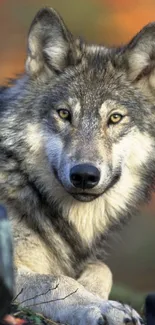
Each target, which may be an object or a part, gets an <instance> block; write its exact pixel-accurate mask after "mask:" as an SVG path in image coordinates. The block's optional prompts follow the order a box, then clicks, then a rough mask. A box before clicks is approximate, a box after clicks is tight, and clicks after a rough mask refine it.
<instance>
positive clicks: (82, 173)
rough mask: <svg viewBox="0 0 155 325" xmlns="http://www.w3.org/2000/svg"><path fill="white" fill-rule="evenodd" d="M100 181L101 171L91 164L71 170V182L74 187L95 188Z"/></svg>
mask: <svg viewBox="0 0 155 325" xmlns="http://www.w3.org/2000/svg"><path fill="white" fill-rule="evenodd" d="M99 180H100V171H99V169H98V168H96V167H95V166H93V165H90V164H79V165H75V166H74V167H72V168H71V170H70V181H71V183H72V185H74V187H76V188H80V189H83V190H85V189H90V188H93V187H95V186H96V185H97V184H98V183H99Z"/></svg>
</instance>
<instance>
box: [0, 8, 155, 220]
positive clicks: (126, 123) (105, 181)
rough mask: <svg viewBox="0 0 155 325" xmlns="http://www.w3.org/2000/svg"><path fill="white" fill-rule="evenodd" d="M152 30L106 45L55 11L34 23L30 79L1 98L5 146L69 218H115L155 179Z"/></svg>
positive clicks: (24, 173) (154, 29) (25, 173)
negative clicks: (80, 34) (91, 41)
mask: <svg viewBox="0 0 155 325" xmlns="http://www.w3.org/2000/svg"><path fill="white" fill-rule="evenodd" d="M154 34H155V26H154V24H150V25H148V26H146V27H144V29H143V30H142V31H141V32H140V33H139V34H138V35H137V36H135V38H134V39H133V40H132V41H131V42H130V43H129V44H127V45H126V46H124V47H122V48H112V49H108V48H105V47H103V46H95V45H87V44H86V43H84V42H81V41H80V40H79V39H74V38H73V36H72V35H71V33H70V32H69V31H68V29H67V28H66V26H65V24H64V22H63V20H62V19H61V18H60V17H59V15H58V14H57V13H56V12H55V11H54V10H52V9H49V8H44V9H43V10H41V11H40V12H39V13H38V14H37V16H36V17H35V19H34V21H33V22H32V25H31V27H30V31H29V36H28V57H27V61H26V75H25V76H24V77H23V78H22V79H20V80H18V81H17V82H16V83H15V85H14V86H13V87H12V88H10V89H9V88H8V89H6V90H5V91H3V92H2V93H3V94H2V96H1V101H2V105H1V106H2V107H3V111H2V112H1V115H2V118H1V121H2V123H1V131H0V132H1V143H2V147H3V148H5V150H6V148H7V151H9V155H11V156H12V157H14V160H15V161H16V163H18V165H20V171H21V174H22V181H23V179H25V178H26V179H27V178H28V179H29V181H30V184H33V189H34V188H35V189H37V191H39V193H40V195H42V194H43V195H44V197H45V196H46V198H48V200H49V202H52V203H53V202H56V203H59V204H60V205H61V206H63V211H65V212H64V214H65V215H67V216H69V215H72V216H74V217H73V218H75V215H77V216H78V215H79V214H80V215H81V214H82V215H83V212H82V211H84V209H87V211H86V214H87V215H88V216H90V214H91V215H92V217H91V218H93V215H94V214H95V215H97V217H96V219H98V216H99V215H100V219H105V215H106V216H107V215H108V217H109V216H115V218H116V219H118V217H119V215H120V214H121V215H122V214H124V213H125V214H127V212H128V211H130V213H132V212H133V209H134V208H135V207H137V206H138V204H140V203H141V202H142V201H143V200H144V199H146V198H147V197H148V193H149V191H150V188H151V186H152V184H153V182H154V174H155V173H154V172H155V168H154V166H155V150H154V147H155V145H154V136H155V129H154V127H153V125H154V122H155V110H154V102H155V100H154V98H155V97H154V93H155V83H154V54H153V53H154V47H155V43H154ZM8 125H9V128H8ZM9 157H10V156H9ZM12 177H13V176H12ZM17 179H18V177H17V175H16V176H15V179H14V181H12V183H17ZM20 181H21V180H20ZM22 181H21V182H22ZM25 182H26V180H25ZM12 183H11V184H12ZM11 186H12V185H11ZM17 192H18V191H17ZM11 193H12V192H11ZM13 193H14V189H13ZM28 193H29V192H28ZM22 195H23V197H27V195H28V194H27V191H26V190H24V191H23V192H22V194H21V192H20V197H21V196H22ZM91 201H92V202H91ZM72 209H73V210H75V211H74V213H72V212H71V211H72ZM79 211H80V212H79ZM88 211H89V213H88ZM97 211H98V212H97ZM105 211H106V213H105ZM90 212H91V213H90ZM103 215H104V217H103Z"/></svg>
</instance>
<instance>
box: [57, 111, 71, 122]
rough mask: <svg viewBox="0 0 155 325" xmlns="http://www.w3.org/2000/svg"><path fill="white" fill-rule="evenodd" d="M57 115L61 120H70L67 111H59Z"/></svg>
mask: <svg viewBox="0 0 155 325" xmlns="http://www.w3.org/2000/svg"><path fill="white" fill-rule="evenodd" d="M58 114H59V116H60V117H61V119H62V120H68V121H70V119H71V114H70V112H69V111H68V110H67V109H59V110H58Z"/></svg>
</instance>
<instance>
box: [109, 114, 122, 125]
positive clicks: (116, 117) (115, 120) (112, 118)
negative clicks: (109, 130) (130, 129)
mask: <svg viewBox="0 0 155 325" xmlns="http://www.w3.org/2000/svg"><path fill="white" fill-rule="evenodd" d="M122 118H123V115H121V114H118V113H115V114H112V115H111V116H110V117H109V121H108V124H117V123H119V122H120V121H121V120H122Z"/></svg>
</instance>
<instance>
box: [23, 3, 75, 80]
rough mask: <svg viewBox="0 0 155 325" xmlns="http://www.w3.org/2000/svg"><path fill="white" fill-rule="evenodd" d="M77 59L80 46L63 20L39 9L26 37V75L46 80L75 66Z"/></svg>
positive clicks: (56, 14)
mask: <svg viewBox="0 0 155 325" xmlns="http://www.w3.org/2000/svg"><path fill="white" fill-rule="evenodd" d="M79 58H80V45H79V43H77V44H76V42H75V41H74V40H73V37H72V35H71V33H70V32H69V31H68V29H67V27H66V26H65V24H64V22H63V20H62V18H61V17H60V16H59V15H58V13H57V12H56V11H55V10H53V9H52V8H43V9H41V10H40V11H39V12H38V13H37V15H36V16H35V18H34V20H33V22H32V24H31V27H30V31H29V35H28V57H27V61H26V71H27V73H28V74H29V75H30V76H31V77H39V78H44V79H45V78H47V77H48V76H51V75H54V74H56V73H60V72H62V71H63V70H64V69H65V68H66V67H67V66H69V65H72V64H76V62H77V61H78V60H79Z"/></svg>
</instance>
